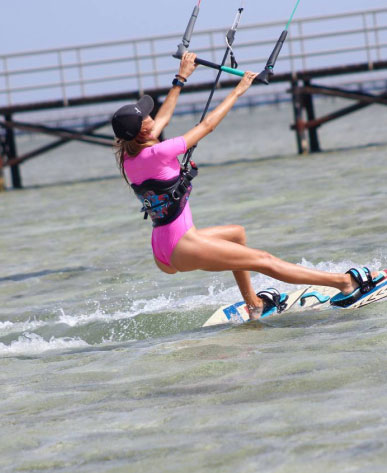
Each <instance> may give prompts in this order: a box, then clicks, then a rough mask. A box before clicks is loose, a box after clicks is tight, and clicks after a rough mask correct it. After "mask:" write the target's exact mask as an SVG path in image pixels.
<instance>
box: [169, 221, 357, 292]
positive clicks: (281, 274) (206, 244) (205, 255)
mask: <svg viewBox="0 0 387 473" xmlns="http://www.w3.org/2000/svg"><path fill="white" fill-rule="evenodd" d="M171 261H172V264H173V266H174V267H175V268H176V269H177V270H178V271H193V270H196V269H202V270H205V271H226V270H231V271H258V272H260V273H263V274H266V275H267V276H270V277H272V278H275V279H279V280H281V281H284V282H287V283H291V284H312V285H321V286H330V287H335V288H337V289H339V290H340V291H341V292H343V293H344V294H349V293H350V292H352V291H353V290H354V289H355V288H356V287H357V284H356V283H355V282H354V281H353V280H352V278H351V277H350V275H349V274H341V273H328V272H324V271H317V270H314V269H308V268H305V267H303V266H299V265H296V264H293V263H288V262H286V261H283V260H281V259H279V258H277V257H275V256H273V255H271V254H269V253H267V252H265V251H262V250H256V249H252V248H248V247H246V246H243V245H240V244H237V243H234V242H232V241H226V240H223V239H221V238H214V237H210V236H207V235H204V234H203V233H202V234H201V233H200V231H198V230H196V229H194V228H192V229H191V230H189V231H188V232H187V233H186V234H185V235H184V236H183V237H182V238H181V240H180V241H179V243H178V244H177V245H176V247H175V249H174V251H173V253H172V258H171Z"/></svg>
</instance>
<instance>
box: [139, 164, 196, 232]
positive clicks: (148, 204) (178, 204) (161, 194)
mask: <svg viewBox="0 0 387 473" xmlns="http://www.w3.org/2000/svg"><path fill="white" fill-rule="evenodd" d="M190 164H191V166H190V169H187V168H183V169H182V170H181V171H180V174H179V175H178V176H177V177H174V178H173V179H169V180H166V181H162V180H159V179H148V180H146V181H144V182H142V183H141V184H140V185H136V184H132V185H131V187H132V189H133V190H134V193H135V194H136V196H137V198H138V199H139V200H140V202H141V203H142V208H141V210H140V211H141V212H145V214H144V219H146V218H148V215H149V216H150V217H151V219H152V222H153V226H154V227H160V226H161V225H167V224H168V223H171V222H173V221H174V220H176V219H177V217H178V216H179V215H180V214H181V213H182V212H183V210H184V207H185V206H186V204H187V201H188V198H189V196H190V193H191V190H192V184H191V181H192V179H193V178H194V177H196V176H197V174H198V168H197V167H196V165H195V163H194V162H192V161H191V162H190Z"/></svg>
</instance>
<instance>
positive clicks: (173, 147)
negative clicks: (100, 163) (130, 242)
mask: <svg viewBox="0 0 387 473" xmlns="http://www.w3.org/2000/svg"><path fill="white" fill-rule="evenodd" d="M186 150H187V144H186V142H185V139H184V137H183V136H179V137H178V138H172V139H170V140H166V141H163V142H161V143H157V144H156V145H153V146H150V147H148V148H145V149H143V150H142V151H141V152H140V153H139V154H138V155H137V156H136V157H130V156H126V157H125V160H124V169H125V173H126V175H127V177H128V179H129V181H130V182H131V183H132V184H136V185H139V184H141V183H143V182H144V181H146V180H148V179H161V180H168V179H172V178H173V177H176V176H178V174H179V173H180V162H179V160H178V159H177V156H178V155H179V154H184V153H185V152H186ZM192 226H193V222H192V214H191V209H190V207H189V202H187V204H186V206H185V208H184V210H183V212H182V213H181V214H180V215H179V217H178V218H177V219H176V220H174V221H173V222H171V223H168V224H167V225H162V226H160V227H155V228H153V232H152V248H153V254H154V255H155V257H156V258H157V259H158V260H159V261H161V263H164V264H166V265H167V266H170V265H171V256H172V253H173V250H174V249H175V246H176V245H177V244H178V242H179V240H180V238H181V237H182V236H183V235H184V234H185V233H186V232H187V231H188V230H189V229H190V228H191V227H192Z"/></svg>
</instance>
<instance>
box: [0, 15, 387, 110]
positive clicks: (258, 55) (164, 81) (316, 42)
mask: <svg viewBox="0 0 387 473" xmlns="http://www.w3.org/2000/svg"><path fill="white" fill-rule="evenodd" d="M283 25H284V22H271V23H256V24H249V25H241V26H240V28H239V30H238V37H237V40H236V42H235V47H234V49H235V54H236V57H237V59H238V62H239V67H240V68H245V69H252V70H259V69H260V68H261V67H262V66H263V65H264V63H265V62H266V59H267V57H268V54H269V53H270V51H271V48H272V46H273V44H274V43H275V42H276V40H277V38H278V35H279V32H280V31H281V30H282V28H283ZM224 35H225V29H224V28H222V29H220V28H217V29H212V30H203V31H197V32H195V33H194V35H193V37H192V42H191V47H192V50H193V51H195V52H197V53H198V55H200V56H201V57H203V58H208V59H209V60H211V61H215V62H217V61H220V59H221V56H222V54H223V51H224V48H225V41H224ZM180 40H181V32H179V33H177V34H171V35H163V36H153V37H147V38H139V39H133V40H125V41H115V42H108V43H96V44H87V45H78V46H71V47H67V48H56V49H45V50H40V51H27V52H22V53H15V54H5V55H0V108H4V107H12V106H14V105H17V104H22V103H29V104H31V103H34V102H41V101H42V100H61V101H62V102H63V103H64V104H66V103H67V101H68V100H69V98H77V97H87V96H90V95H103V94H107V93H112V92H121V91H122V90H123V89H124V90H128V91H137V90H139V91H140V93H141V91H143V90H145V89H158V88H163V87H166V86H167V85H169V84H170V80H171V75H172V74H174V73H175V72H176V68H177V64H176V62H177V61H176V59H173V58H172V57H171V54H172V53H173V52H175V49H176V45H177V44H178V43H179V42H180ZM386 56H387V8H382V9H372V10H366V11H359V12H351V13H344V14H340V15H326V16H321V17H309V18H303V19H297V20H294V21H293V23H292V25H291V27H290V31H289V37H288V39H287V41H286V43H285V46H284V49H283V51H282V52H281V55H280V57H279V60H278V62H277V65H276V72H277V73H289V72H290V73H295V72H296V71H302V70H310V69H315V68H318V67H321V65H322V64H323V65H324V66H326V67H330V66H332V67H333V66H338V65H341V64H343V63H346V64H348V63H364V62H366V63H368V64H369V69H372V66H373V63H374V62H378V61H381V60H383V59H385V58H386ZM213 75H214V71H211V70H208V69H205V68H203V67H202V68H199V69H198V71H197V73H196V74H195V75H194V76H193V78H192V82H194V83H200V82H206V81H209V80H211V78H212V77H213Z"/></svg>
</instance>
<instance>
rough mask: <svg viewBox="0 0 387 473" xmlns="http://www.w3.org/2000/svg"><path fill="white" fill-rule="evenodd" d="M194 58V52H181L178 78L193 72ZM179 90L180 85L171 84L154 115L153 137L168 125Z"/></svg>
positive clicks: (157, 135) (184, 78)
mask: <svg viewBox="0 0 387 473" xmlns="http://www.w3.org/2000/svg"><path fill="white" fill-rule="evenodd" d="M195 59H196V54H194V53H189V52H185V53H184V54H183V57H182V58H181V62H180V69H179V74H178V79H180V80H187V78H188V77H189V76H190V75H191V74H192V73H193V71H194V70H195V69H196V67H197V64H195ZM180 91H181V87H179V86H178V85H175V86H173V87H172V89H171V90H170V91H169V93H168V95H167V97H166V99H165V100H164V103H163V105H162V106H161V107H160V110H159V111H158V112H157V115H156V116H155V124H154V126H153V130H152V135H153V136H154V137H155V138H158V137H159V136H160V134H161V132H162V131H163V130H164V128H165V127H166V126H167V125H168V123H169V121H170V119H171V117H172V115H173V112H174V110H175V107H176V104H177V99H178V98H179V95H180Z"/></svg>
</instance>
